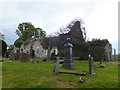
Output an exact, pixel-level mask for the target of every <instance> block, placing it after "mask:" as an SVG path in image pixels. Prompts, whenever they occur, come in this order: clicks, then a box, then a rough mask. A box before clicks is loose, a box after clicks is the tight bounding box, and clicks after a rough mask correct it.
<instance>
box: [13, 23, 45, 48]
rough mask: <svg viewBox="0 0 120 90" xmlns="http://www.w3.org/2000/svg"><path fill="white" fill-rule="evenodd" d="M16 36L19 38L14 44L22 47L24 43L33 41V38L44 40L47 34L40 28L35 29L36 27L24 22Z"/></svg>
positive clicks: (19, 26)
mask: <svg viewBox="0 0 120 90" xmlns="http://www.w3.org/2000/svg"><path fill="white" fill-rule="evenodd" d="M16 34H17V35H18V36H19V38H18V39H17V40H16V41H15V42H14V45H15V46H16V47H20V45H21V44H22V43H24V42H25V41H26V40H28V39H31V38H32V36H34V38H39V39H42V38H43V37H45V36H46V32H45V31H44V30H42V29H41V28H39V27H37V28H36V27H34V25H33V24H32V23H30V22H23V23H20V24H19V25H18V29H17V30H16Z"/></svg>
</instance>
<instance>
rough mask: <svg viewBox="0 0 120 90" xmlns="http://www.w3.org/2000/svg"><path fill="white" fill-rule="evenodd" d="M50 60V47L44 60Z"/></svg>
mask: <svg viewBox="0 0 120 90" xmlns="http://www.w3.org/2000/svg"><path fill="white" fill-rule="evenodd" d="M50 59H51V56H50V47H48V50H47V57H46V60H50Z"/></svg>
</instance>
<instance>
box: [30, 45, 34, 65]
mask: <svg viewBox="0 0 120 90" xmlns="http://www.w3.org/2000/svg"><path fill="white" fill-rule="evenodd" d="M34 57H35V51H34V50H33V47H32V46H31V47H30V58H31V63H34Z"/></svg>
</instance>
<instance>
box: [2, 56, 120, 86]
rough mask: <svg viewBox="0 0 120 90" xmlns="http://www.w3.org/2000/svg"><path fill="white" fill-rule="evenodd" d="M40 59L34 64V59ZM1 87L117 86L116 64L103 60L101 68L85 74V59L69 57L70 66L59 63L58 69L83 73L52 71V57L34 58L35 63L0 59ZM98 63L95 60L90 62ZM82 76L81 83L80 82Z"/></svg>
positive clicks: (87, 71) (86, 66)
mask: <svg viewBox="0 0 120 90" xmlns="http://www.w3.org/2000/svg"><path fill="white" fill-rule="evenodd" d="M38 59H39V60H40V62H39V63H37V62H36V61H37V60H38ZM3 60H4V62H2V63H0V64H1V65H2V88H118V63H117V62H107V61H104V62H102V64H103V65H104V66H105V67H104V68H97V67H95V69H94V72H95V74H89V68H88V66H89V65H88V60H73V62H74V68H73V69H64V68H62V64H60V65H59V71H62V72H74V73H83V72H84V73H86V76H81V75H74V74H64V73H57V74H56V75H54V74H53V69H54V62H53V60H49V61H43V59H40V58H34V60H35V62H34V63H33V64H32V63H31V62H30V61H27V62H20V61H19V60H14V61H12V62H10V61H9V58H3ZM94 64H95V65H96V66H99V62H94ZM80 77H82V78H83V79H84V82H80V81H79V79H80Z"/></svg>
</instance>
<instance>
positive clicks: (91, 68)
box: [88, 55, 95, 74]
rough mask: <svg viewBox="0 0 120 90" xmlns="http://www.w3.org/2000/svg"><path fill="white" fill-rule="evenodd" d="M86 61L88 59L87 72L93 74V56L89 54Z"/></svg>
mask: <svg viewBox="0 0 120 90" xmlns="http://www.w3.org/2000/svg"><path fill="white" fill-rule="evenodd" d="M88 61H89V74H95V73H94V65H93V57H92V56H91V55H89V58H88Z"/></svg>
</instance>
